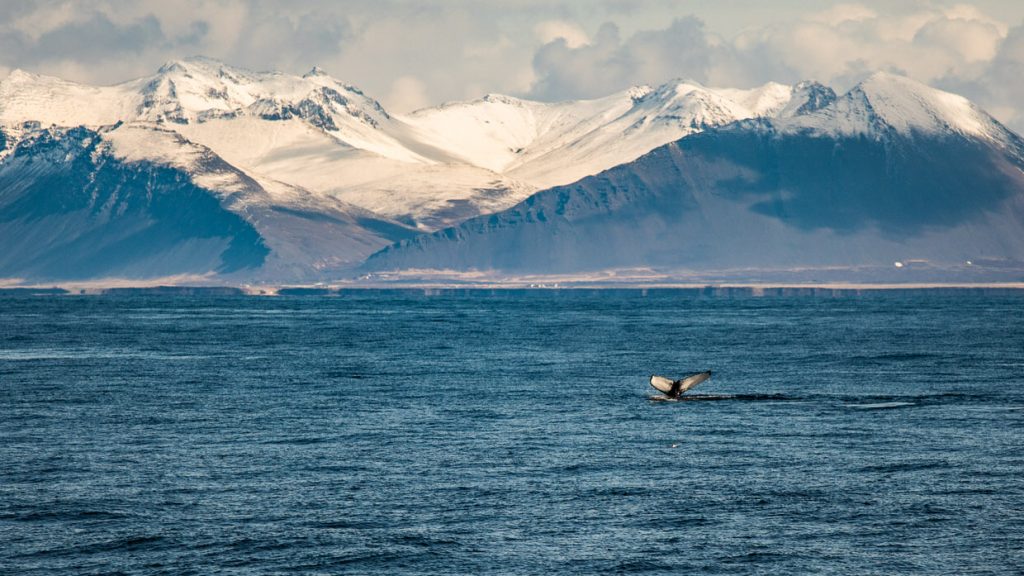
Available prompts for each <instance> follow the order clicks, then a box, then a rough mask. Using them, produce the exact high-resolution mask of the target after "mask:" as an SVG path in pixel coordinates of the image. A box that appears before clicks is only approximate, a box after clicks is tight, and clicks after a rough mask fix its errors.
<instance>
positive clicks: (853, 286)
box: [0, 282, 1024, 297]
mask: <svg viewBox="0 0 1024 576" xmlns="http://www.w3.org/2000/svg"><path fill="white" fill-rule="evenodd" d="M377 292H381V293H386V292H395V293H401V292H405V293H422V294H423V295H427V296H431V295H458V294H460V293H466V294H471V293H482V292H492V293H500V292H537V293H545V292H547V293H552V292H639V293H641V294H642V295H647V294H648V293H649V292H654V293H661V292H664V293H679V294H689V295H693V296H751V297H760V296H799V295H823V296H829V295H857V294H868V293H898V292H931V293H968V292H969V293H991V294H1016V293H1020V294H1021V295H1024V282H979V283H967V282H908V283H881V282H870V283H868V282H865V283H855V282H823V283H797V282H764V283H762V282H722V283H706V282H686V283H683V282H649V283H645V282H636V283H631V282H620V283H614V282H557V283H536V282H533V283H519V282H465V283H460V282H409V283H403V282H394V283H384V282H382V283H361V284H349V283H338V284H282V285H258V286H254V285H247V284H200V283H196V284H152V283H147V282H139V283H137V284H131V283H121V282H114V283H110V284H104V283H94V282H81V283H78V282H67V283H62V282H58V283H52V284H35V285H0V296H14V295H28V296H142V295H154V296H344V295H359V294H361V293H362V294H370V293H377Z"/></svg>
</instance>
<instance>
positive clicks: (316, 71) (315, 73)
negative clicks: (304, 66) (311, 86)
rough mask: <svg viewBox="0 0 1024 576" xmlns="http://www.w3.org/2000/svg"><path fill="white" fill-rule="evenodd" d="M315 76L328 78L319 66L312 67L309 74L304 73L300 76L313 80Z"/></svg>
mask: <svg viewBox="0 0 1024 576" xmlns="http://www.w3.org/2000/svg"><path fill="white" fill-rule="evenodd" d="M317 76H328V74H327V72H324V69H323V68H321V67H319V66H313V67H312V68H310V69H309V72H306V73H305V74H303V75H302V77H303V78H315V77H317Z"/></svg>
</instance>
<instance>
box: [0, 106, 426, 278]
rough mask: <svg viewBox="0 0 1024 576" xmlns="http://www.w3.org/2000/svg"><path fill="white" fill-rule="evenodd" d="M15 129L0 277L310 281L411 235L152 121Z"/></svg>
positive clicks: (3, 178) (5, 189)
mask: <svg viewBox="0 0 1024 576" xmlns="http://www.w3.org/2000/svg"><path fill="white" fill-rule="evenodd" d="M9 136H11V135H9ZM15 136H17V137H18V141H17V143H16V144H15V145H14V147H13V149H8V150H5V151H4V152H5V154H6V156H5V157H4V159H3V161H2V163H0V238H3V240H4V244H5V246H6V248H7V249H6V250H4V251H3V253H2V254H0V277H16V278H31V279H34V280H56V279H68V278H77V279H82V278H95V277H125V278H149V277H162V276H171V275H176V274H199V275H204V274H215V275H218V276H221V277H223V278H234V279H237V280H259V279H267V278H273V279H277V280H287V281H303V280H307V281H308V280H315V279H319V278H320V277H321V273H324V272H326V273H330V272H333V271H336V270H338V269H347V268H350V267H351V266H353V265H355V264H358V263H359V262H360V261H361V260H362V259H363V258H365V256H366V255H368V254H370V253H372V252H373V251H375V250H377V249H379V248H380V247H381V246H384V245H386V244H388V243H390V242H393V241H395V240H399V239H401V238H407V237H409V236H411V235H412V232H411V231H410V230H409V229H407V228H405V227H403V226H401V225H398V224H396V223H392V222H388V221H386V220H382V219H380V218H378V217H376V216H375V215H372V214H370V213H368V212H366V211H365V210H362V209H359V208H356V207H351V206H346V205H344V204H341V203H337V204H336V205H335V206H333V207H328V206H325V205H324V203H323V202H322V201H314V202H309V201H308V200H307V197H308V196H309V193H308V192H305V191H303V190H301V189H295V188H292V187H288V186H285V185H282V184H280V183H276V182H262V183H260V182H257V181H255V180H253V179H252V178H249V177H248V176H246V175H245V174H243V173H241V172H240V171H238V170H237V169H235V168H233V167H231V166H230V165H228V164H227V163H225V162H224V161H223V160H221V159H220V158H219V157H218V156H217V155H215V154H213V153H212V152H211V151H209V150H208V149H205V148H203V147H201V146H198V145H195V144H192V143H189V142H187V141H185V140H184V139H183V138H181V136H180V135H178V134H176V133H174V132H170V131H167V130H163V129H161V128H158V127H156V126H144V125H140V124H134V125H119V126H116V127H114V128H111V129H106V130H103V131H94V130H89V129H86V128H73V129H49V130H44V131H33V132H29V133H27V134H20V135H15ZM6 139H7V138H5V140H6Z"/></svg>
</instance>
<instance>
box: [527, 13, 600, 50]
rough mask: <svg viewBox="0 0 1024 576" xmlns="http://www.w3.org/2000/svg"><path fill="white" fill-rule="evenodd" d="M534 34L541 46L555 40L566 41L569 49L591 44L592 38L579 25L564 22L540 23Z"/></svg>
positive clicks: (546, 21) (550, 21)
mask: <svg viewBox="0 0 1024 576" xmlns="http://www.w3.org/2000/svg"><path fill="white" fill-rule="evenodd" d="M533 31H534V34H535V35H536V36H537V39H538V40H540V42H541V44H548V43H550V42H554V41H555V40H559V39H561V40H564V41H565V45H566V46H568V47H569V48H579V47H580V46H583V45H584V44H590V37H589V36H587V33H586V32H585V31H584V30H583V28H580V26H579V25H578V24H575V23H573V22H566V21H564V20H545V21H543V22H538V23H537V25H536V26H534V28H533Z"/></svg>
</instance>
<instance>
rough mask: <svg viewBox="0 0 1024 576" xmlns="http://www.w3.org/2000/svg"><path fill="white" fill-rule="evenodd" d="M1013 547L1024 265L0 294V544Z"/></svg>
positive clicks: (128, 566) (680, 559)
mask: <svg viewBox="0 0 1024 576" xmlns="http://www.w3.org/2000/svg"><path fill="white" fill-rule="evenodd" d="M708 368H710V369H713V370H714V371H715V377H714V378H713V379H712V380H711V381H709V382H707V383H705V384H703V385H701V387H699V388H698V389H697V390H695V391H694V394H696V397H695V399H693V400H691V401H685V402H676V403H669V402H652V401H651V400H649V399H648V397H649V395H650V393H651V392H652V390H651V389H649V387H648V385H647V377H648V375H649V374H650V373H652V372H656V373H664V374H667V375H681V374H683V373H684V372H686V371H689V370H701V369H708ZM1022 570H1024V295H1022V296H1016V297H1015V296H999V297H997V296H978V295H967V294H965V295H961V296H956V295H945V296H942V295H918V296H908V295H898V294H894V295H887V296H886V295H875V296H867V297H860V298H853V297H851V298H813V297H793V298H737V299H726V298H697V297H692V296H686V295H680V294H673V293H650V294H648V295H647V296H643V295H642V294H641V293H639V292H632V293H623V292H582V293H569V292H528V293H503V294H497V295H494V294H489V293H479V294H475V295H474V294H468V295H467V294H463V295H459V296H423V295H419V296H417V295H409V294H402V293H384V294H365V295H362V296H345V297H340V298H320V297H318V298H298V297H293V298H284V297H281V298H244V297H225V298H210V297H198V296H197V297H180V298H158V297H67V296H64V297H60V296H58V297H8V298H3V299H0V573H3V574H91V573H104V574H106V573H128V574H157V573H174V574H213V573H220V574H254V573H255V574H269V573H304V574H305V573H310V574H312V573H317V574H332V573H357V574H366V573H375V574H597V573H612V574H626V573H676V574H700V573H707V574H748V573H778V574H808V573H830V574H831V573H838V574H1020V573H1021V572H1022Z"/></svg>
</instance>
